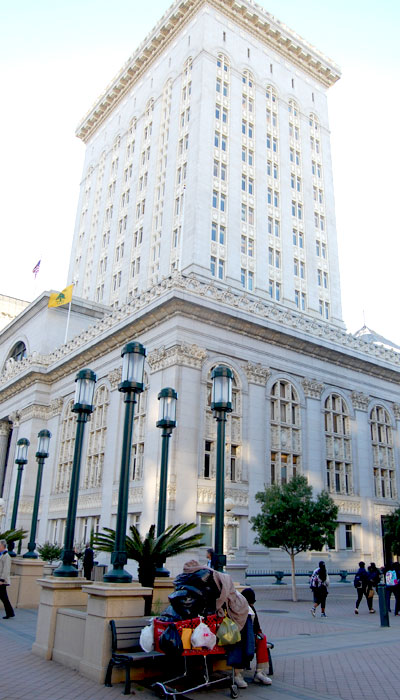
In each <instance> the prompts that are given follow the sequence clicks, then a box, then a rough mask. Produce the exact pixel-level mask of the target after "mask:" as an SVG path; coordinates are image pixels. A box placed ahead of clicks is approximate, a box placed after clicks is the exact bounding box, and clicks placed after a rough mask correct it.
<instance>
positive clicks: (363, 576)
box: [354, 561, 375, 615]
mask: <svg viewBox="0 0 400 700" xmlns="http://www.w3.org/2000/svg"><path fill="white" fill-rule="evenodd" d="M354 588H356V589H357V601H356V607H355V610H354V614H355V615H358V608H359V607H360V603H361V601H362V598H363V596H365V599H366V601H367V605H368V610H369V612H370V613H374V612H375V610H374V609H373V607H372V598H368V590H369V578H368V571H367V570H366V568H365V562H364V561H360V562H359V563H358V571H357V573H356V575H355V576H354Z"/></svg>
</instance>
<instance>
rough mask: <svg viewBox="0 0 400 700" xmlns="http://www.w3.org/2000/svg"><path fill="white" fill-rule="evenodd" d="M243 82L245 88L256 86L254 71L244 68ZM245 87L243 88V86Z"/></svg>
mask: <svg viewBox="0 0 400 700" xmlns="http://www.w3.org/2000/svg"><path fill="white" fill-rule="evenodd" d="M242 84H243V86H244V89H246V88H250V89H252V88H254V77H253V75H252V73H250V71H248V70H244V71H243V73H242ZM242 89H243V88H242Z"/></svg>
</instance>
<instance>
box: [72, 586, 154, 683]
mask: <svg viewBox="0 0 400 700" xmlns="http://www.w3.org/2000/svg"><path fill="white" fill-rule="evenodd" d="M75 580H76V579H75ZM82 594H87V596H88V602H87V618H86V625H85V640H84V645H83V659H82V661H81V664H80V667H79V670H80V673H82V674H83V675H84V676H86V677H87V678H91V679H92V680H94V681H97V682H98V683H104V678H105V673H106V670H107V666H108V662H109V660H110V657H111V630H110V620H121V619H124V618H130V617H142V616H143V615H144V605H145V597H148V596H151V594H152V589H151V588H143V587H142V586H140V585H139V584H137V583H125V584H123V585H122V584H120V583H94V584H92V585H89V586H84V588H83V591H82Z"/></svg>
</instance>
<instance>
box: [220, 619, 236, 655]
mask: <svg viewBox="0 0 400 700" xmlns="http://www.w3.org/2000/svg"><path fill="white" fill-rule="evenodd" d="M217 638H218V646H220V647H224V646H228V645H229V644H237V642H240V639H241V636H240V630H239V627H238V626H237V624H236V622H234V621H233V620H231V619H230V618H229V617H228V616H227V615H225V617H224V619H223V620H222V622H221V624H220V626H219V627H218V629H217Z"/></svg>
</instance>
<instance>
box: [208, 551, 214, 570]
mask: <svg viewBox="0 0 400 700" xmlns="http://www.w3.org/2000/svg"><path fill="white" fill-rule="evenodd" d="M207 568H208V569H215V552H214V550H213V549H212V547H209V549H207Z"/></svg>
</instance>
